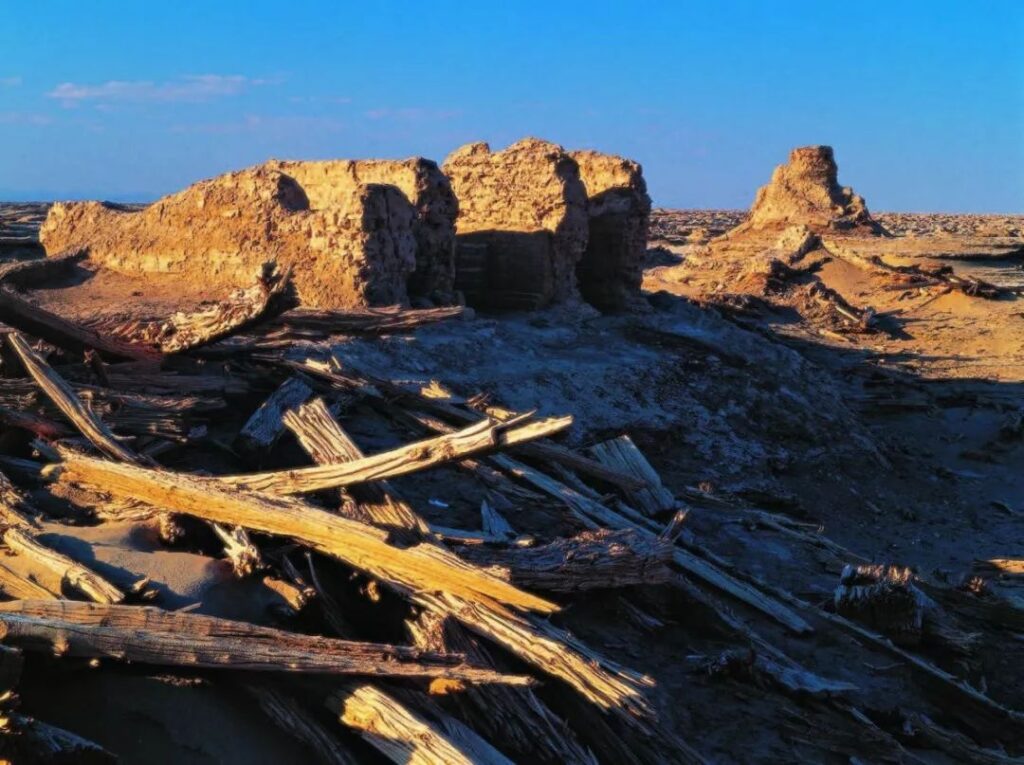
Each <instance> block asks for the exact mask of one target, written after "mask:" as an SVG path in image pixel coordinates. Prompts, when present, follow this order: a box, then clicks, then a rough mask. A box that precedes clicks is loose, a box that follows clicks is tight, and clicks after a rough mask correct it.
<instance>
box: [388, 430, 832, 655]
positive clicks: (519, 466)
mask: <svg viewBox="0 0 1024 765" xmlns="http://www.w3.org/2000/svg"><path fill="white" fill-rule="evenodd" d="M407 414H408V416H409V417H411V418H413V419H414V420H415V421H417V422H419V423H420V424H421V425H422V426H423V427H425V428H428V429H430V430H434V431H439V432H445V431H446V430H450V428H451V426H450V425H446V424H445V423H442V422H440V421H438V420H437V419H435V418H432V417H425V416H423V415H419V414H416V413H413V412H408V413H407ZM490 460H491V461H492V462H493V463H494V464H495V465H497V466H498V467H500V468H501V469H502V470H505V471H506V472H508V473H509V474H510V475H512V476H513V477H515V478H518V479H520V480H523V481H526V482H527V483H529V484H531V485H532V486H534V487H535V488H537V489H539V490H540V491H542V492H544V493H545V494H548V495H549V496H551V497H554V498H555V499H557V500H560V501H561V502H563V503H565V505H566V506H567V507H568V508H569V509H570V510H571V511H572V514H573V516H574V517H575V518H576V519H577V520H578V521H579V522H580V523H581V524H583V525H584V526H585V527H586V528H588V529H598V528H600V527H602V526H604V527H607V528H611V529H626V528H632V529H638V530H641V531H643V532H645V533H647V534H650V535H652V536H656V533H655V531H654V530H653V529H652V528H651V526H650V525H647V524H648V523H653V521H651V519H648V518H644V517H643V516H641V515H640V514H639V513H636V511H633V512H634V513H635V514H636V518H630V517H627V516H626V515H624V514H622V513H620V512H617V511H615V510H612V509H611V508H609V507H606V506H605V505H603V504H602V503H600V502H598V501H596V500H593V499H590V498H589V497H586V496H584V495H583V494H581V493H580V492H578V491H576V490H575V489H573V488H571V487H569V486H566V485H565V484H564V483H562V482H561V481H558V480H556V479H554V478H552V477H551V476H549V475H547V474H546V473H543V472H542V471H540V470H537V469H536V468H533V467H530V466H529V465H526V464H524V463H522V462H520V461H519V460H516V459H514V458H512V457H509V456H508V455H506V454H495V455H492V456H491V457H490ZM672 560H673V562H674V563H675V565H677V566H679V567H680V568H682V569H683V570H684V571H686V572H687V573H688V574H691V575H693V576H695V577H696V578H698V579H700V580H701V581H702V582H704V583H705V584H708V585H711V586H712V587H714V588H715V589H717V590H720V591H722V592H725V593H727V594H728V595H730V596H731V597H733V598H735V599H737V600H739V601H741V602H743V603H745V604H747V605H748V606H751V607H752V608H755V609H757V610H758V611H761V612H762V613H765V614H767V615H768V616H770V617H772V618H773V619H775V620H776V621H778V622H779V623H780V624H783V625H785V626H786V627H787V628H788V629H790V630H791V631H792V632H795V633H796V634H801V635H802V634H808V633H811V632H813V631H814V629H813V628H812V627H811V625H810V624H809V623H808V622H807V620H805V619H803V618H802V617H801V616H799V615H797V614H796V613H795V612H794V611H793V610H792V609H790V608H788V607H787V606H786V605H784V604H783V603H780V602H779V601H778V600H777V599H776V598H773V597H771V596H770V595H768V594H766V593H764V592H762V591H761V590H759V589H758V588H756V587H754V586H753V585H751V584H749V583H748V582H744V581H741V580H740V579H737V578H736V577H733V576H731V575H730V574H729V573H728V572H725V571H723V570H721V569H720V568H719V567H717V566H715V565H714V564H713V563H712V562H710V561H707V560H705V559H703V558H701V557H699V556H697V555H695V554H694V553H693V552H691V551H689V550H685V549H682V548H680V547H676V549H675V550H674V551H673V554H672Z"/></svg>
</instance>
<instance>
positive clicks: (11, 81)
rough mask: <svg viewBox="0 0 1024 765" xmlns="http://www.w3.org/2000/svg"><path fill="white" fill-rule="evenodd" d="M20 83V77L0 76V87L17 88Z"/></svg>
mask: <svg viewBox="0 0 1024 765" xmlns="http://www.w3.org/2000/svg"><path fill="white" fill-rule="evenodd" d="M20 85H21V78H20V77H0V88H17V87H18V86H20Z"/></svg>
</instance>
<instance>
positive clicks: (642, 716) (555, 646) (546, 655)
mask: <svg viewBox="0 0 1024 765" xmlns="http://www.w3.org/2000/svg"><path fill="white" fill-rule="evenodd" d="M413 600H414V601H415V602H416V603H419V604H420V605H422V606H424V607H426V608H430V609H433V610H435V611H440V612H442V613H448V614H451V615H452V616H453V617H455V618H456V619H458V620H459V621H460V622H461V623H462V624H463V625H464V626H466V627H467V628H468V629H470V630H471V631H473V632H475V633H476V634H478V635H480V636H481V637H485V638H488V639H490V640H494V641H495V642H497V643H499V644H500V645H501V646H502V647H504V648H506V649H508V650H509V651H511V652H512V653H514V654H515V655H517V656H519V657H520V658H521V659H523V660H524V661H527V662H529V663H530V664H533V665H534V666H536V667H539V668H541V669H542V670H544V671H545V672H546V673H548V674H550V675H552V676H554V677H557V678H559V679H561V680H563V681H565V682H566V683H568V684H569V685H570V686H572V687H573V688H575V689H576V690H577V691H578V692H579V693H581V694H582V695H583V696H585V697H586V698H587V699H589V700H590V701H591V702H592V703H594V704H597V705H598V706H600V707H601V708H602V709H604V710H606V711H610V712H615V713H617V714H618V715H619V716H620V717H621V718H622V719H625V720H627V721H629V722H630V723H632V724H634V725H636V726H638V727H640V728H641V729H643V728H645V727H646V725H647V723H646V720H648V719H649V718H650V717H651V714H652V713H651V708H650V705H649V702H648V701H647V699H646V698H645V697H644V695H643V692H642V689H643V688H649V687H652V686H653V685H654V681H653V680H652V679H651V678H649V677H647V676H646V675H643V674H640V673H639V672H634V671H633V670H630V669H627V668H626V667H623V666H621V665H619V664H617V663H616V662H614V661H612V660H611V659H608V658H607V657H605V656H602V655H601V654H599V653H598V652H597V651H594V650H593V649H592V648H590V647H589V646H587V645H586V644H584V643H583V642H581V641H580V640H578V639H577V638H575V637H574V636H573V635H571V634H570V633H569V632H566V631H565V630H562V629H559V628H558V627H556V626H555V625H553V624H551V623H550V622H548V621H543V620H540V619H533V618H527V617H524V616H520V615H518V614H515V613H513V612H512V611H510V610H508V609H505V608H501V607H498V606H493V605H491V606H490V607H487V606H481V605H480V604H478V603H473V602H471V601H469V600H465V599H463V598H460V597H459V596H458V595H456V594H454V593H450V592H443V591H438V592H433V593H427V592H420V593H417V594H415V595H414V596H413Z"/></svg>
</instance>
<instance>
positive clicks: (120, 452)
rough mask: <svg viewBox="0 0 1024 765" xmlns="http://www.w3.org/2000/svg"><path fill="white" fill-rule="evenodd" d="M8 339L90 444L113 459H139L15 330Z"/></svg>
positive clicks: (29, 369) (34, 375)
mask: <svg viewBox="0 0 1024 765" xmlns="http://www.w3.org/2000/svg"><path fill="white" fill-rule="evenodd" d="M7 342H8V343H9V344H10V346H11V348H12V349H13V350H14V352H15V353H16V354H18V358H19V359H20V360H21V363H22V364H23V365H24V366H25V369H26V370H27V371H28V373H29V375H31V376H32V379H33V380H35V381H36V384H37V385H39V387H40V388H42V390H43V392H44V393H45V394H46V395H47V396H48V397H49V399H50V400H51V401H52V402H53V403H54V404H55V405H56V406H57V408H58V409H60V411H61V412H63V414H64V416H65V417H67V418H68V419H69V420H70V421H71V422H72V423H73V424H74V425H75V427H76V428H78V430H79V431H80V432H81V433H82V435H84V436H85V437H86V438H87V439H89V441H90V443H92V445H93V446H95V447H96V448H97V449H99V450H100V451H101V452H103V453H104V454H106V455H108V456H110V457H113V458H114V459H118V460H123V461H125V462H132V463H138V462H139V458H138V457H137V456H136V455H135V454H133V453H132V452H131V451H130V450H128V449H126V448H125V447H124V446H122V445H121V444H120V443H119V442H118V441H117V439H116V437H115V436H114V434H113V433H111V432H110V429H109V428H108V427H107V426H106V425H104V424H103V422H102V420H100V418H99V417H97V416H96V415H95V414H94V413H93V412H92V410H90V409H89V408H88V407H86V406H85V405H84V404H83V403H82V402H81V401H80V400H79V398H78V396H76V395H75V392H74V390H72V389H71V386H70V385H68V384H67V383H66V382H65V381H64V379H63V378H62V377H61V376H60V375H58V374H57V373H56V372H54V371H53V369H52V368H51V367H50V365H49V364H47V363H46V361H44V360H43V357H42V356H40V355H39V354H37V353H36V352H35V351H33V350H32V348H31V347H30V346H29V344H28V343H27V342H26V341H25V339H24V338H23V337H22V336H21V335H19V334H18V333H17V332H14V333H12V334H10V335H8V336H7Z"/></svg>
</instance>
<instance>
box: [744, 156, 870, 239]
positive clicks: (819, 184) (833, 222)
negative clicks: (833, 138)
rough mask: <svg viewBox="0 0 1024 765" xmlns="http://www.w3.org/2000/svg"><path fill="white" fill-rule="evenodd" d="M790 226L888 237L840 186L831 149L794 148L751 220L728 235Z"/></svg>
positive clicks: (761, 191)
mask: <svg viewBox="0 0 1024 765" xmlns="http://www.w3.org/2000/svg"><path fill="white" fill-rule="evenodd" d="M792 225H804V226H807V227H808V228H809V229H811V230H812V231H814V232H816V233H821V232H824V231H833V232H839V231H841V232H848V233H862V234H882V233H884V230H883V229H882V227H881V226H880V225H879V224H878V223H877V222H876V221H875V220H874V219H873V218H872V217H871V214H870V213H869V212H868V208H867V205H866V204H865V203H864V199H863V198H862V197H860V196H859V195H857V194H855V193H853V189H851V188H848V187H843V186H840V185H839V181H838V168H837V167H836V160H835V156H834V155H833V152H832V147H831V146H804V147H801V148H798V149H793V151H791V152H790V154H789V162H788V163H786V164H785V165H779V166H778V167H776V168H775V172H774V173H772V180H771V182H770V183H769V184H768V185H766V186H762V187H761V188H760V189H758V192H757V197H756V198H755V199H754V205H753V207H751V208H750V217H749V218H748V219H747V221H746V222H744V223H742V224H741V225H740V226H738V227H736V228H735V229H733V231H732V232H730V237H731V236H733V235H734V234H740V233H745V232H757V231H766V230H767V231H772V230H781V229H784V228H786V227H788V226H792Z"/></svg>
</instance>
